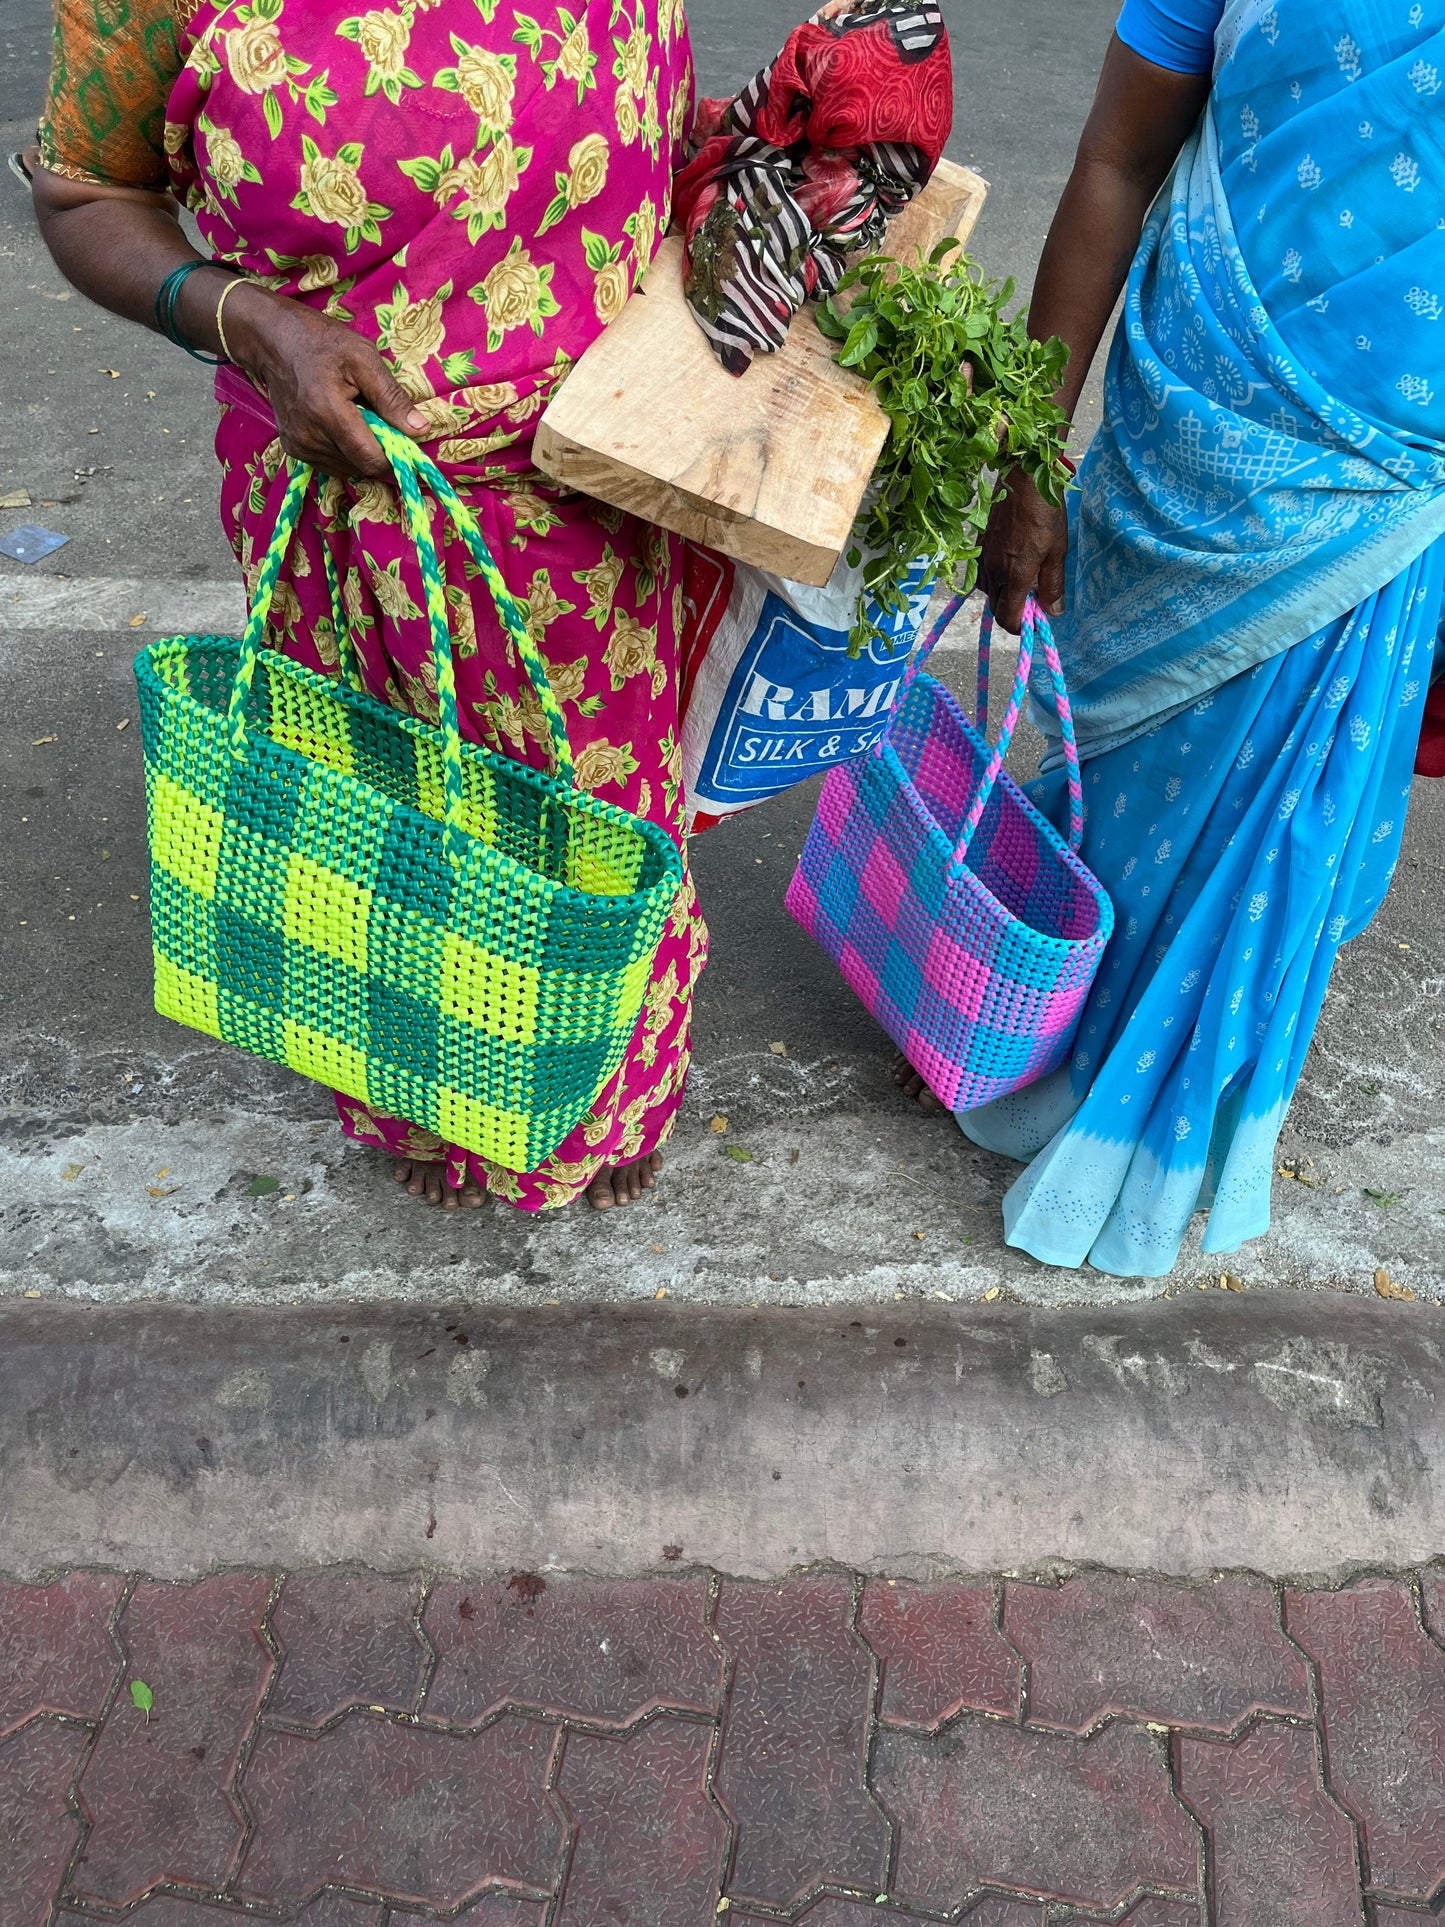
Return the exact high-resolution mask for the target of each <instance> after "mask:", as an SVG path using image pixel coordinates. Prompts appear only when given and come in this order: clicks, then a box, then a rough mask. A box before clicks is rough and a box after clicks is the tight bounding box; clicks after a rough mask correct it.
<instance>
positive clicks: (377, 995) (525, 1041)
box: [136, 413, 682, 1171]
mask: <svg viewBox="0 0 1445 1927" xmlns="http://www.w3.org/2000/svg"><path fill="white" fill-rule="evenodd" d="M367 420H368V422H369V423H370V425H371V427H372V429H373V430H374V431H375V433H376V434H377V436H378V438H379V440H380V441H381V444H382V446H383V448H384V449H385V450H386V453H387V455H388V457H389V458H390V460H391V463H392V466H393V469H394V471H395V474H396V480H397V483H398V485H399V487H400V491H401V497H402V502H403V504H404V507H405V512H406V516H407V521H408V525H409V527H410V530H411V533H412V536H413V538H414V540H415V542H416V546H417V551H418V556H419V560H420V563H421V572H422V580H423V582H424V584H425V588H426V605H427V614H428V616H429V619H430V623H431V633H432V644H433V650H434V655H435V662H436V684H437V697H438V706H439V713H440V727H439V728H434V727H432V726H431V725H429V724H427V723H423V722H419V721H417V720H416V719H415V718H413V717H410V716H405V715H402V714H401V713H399V712H398V711H397V710H394V709H391V708H389V707H388V706H387V705H386V704H385V703H382V702H378V701H376V700H375V698H373V697H371V696H370V695H367V694H366V693H365V691H364V689H363V686H362V683H361V678H360V673H359V671H358V669H357V666H356V660H355V654H354V651H353V650H352V648H351V645H350V642H349V639H348V637H347V630H346V618H345V613H344V610H343V608H342V605H341V599H340V596H339V594H338V593H337V584H336V580H335V571H334V568H333V565H332V563H331V559H330V555H329V552H327V554H326V568H327V575H328V579H329V581H330V586H331V597H332V608H333V612H334V619H335V622H336V628H337V636H338V642H339V646H340V649H341V655H342V663H343V669H344V675H345V678H346V679H345V680H341V679H336V678H328V677H326V676H322V675H318V674H315V673H314V672H313V671H311V670H309V669H306V668H304V667H302V666H301V665H300V664H298V663H295V662H291V661H289V660H288V659H287V658H286V657H284V656H282V655H279V654H277V653H276V652H274V651H272V650H268V649H264V648H262V646H261V638H262V634H263V627H264V624H265V620H266V612H267V610H268V608H269V607H270V603H271V596H272V592H273V590H274V588H275V585H276V579H277V576H278V573H279V571H280V568H281V564H282V561H283V559H284V557H285V554H286V551H287V547H288V545H289V542H290V538H291V535H292V533H293V531H294V529H295V527H296V523H297V521H298V519H299V516H300V513H301V507H302V502H303V498H304V496H305V493H306V490H307V489H308V487H310V486H311V483H312V475H311V471H310V470H309V469H307V468H305V467H304V466H298V467H296V468H295V469H294V471H293V473H292V476H291V480H290V485H289V487H288V488H287V491H286V496H285V501H284V503H283V506H282V509H281V513H280V517H279V520H278V522H277V526H276V533H275V538H274V540H273V541H272V544H271V547H270V550H269V552H268V553H267V555H266V558H265V562H264V564H263V567H262V569H261V573H260V577H259V580H258V582H257V586H256V591H255V597H254V601H253V603H252V606H251V612H250V620H249V622H248V623H247V626H246V633H245V636H244V637H243V638H241V639H240V640H237V639H235V638H226V637H217V636H181V637H177V638H174V639H171V640H169V641H160V642H156V643H153V644H152V645H151V647H150V648H148V649H147V650H145V651H144V652H143V654H142V655H141V656H140V658H139V660H138V662H137V665H136V674H137V680H138V682H139V685H140V704H141V728H142V738H143V744H144V750H145V773H146V800H147V810H148V816H149V827H150V856H151V925H152V935H153V939H154V945H155V969H156V1008H157V1009H158V1010H160V1011H161V1012H162V1013H163V1014H164V1015H165V1016H167V1017H174V1018H175V1019H176V1020H177V1021H178V1022H180V1023H182V1024H188V1025H190V1026H191V1027H192V1028H194V1029H196V1030H200V1031H205V1032H206V1033H207V1034H208V1035H209V1036H212V1037H219V1038H222V1039H224V1040H225V1041H226V1042H227V1043H231V1044H237V1045H239V1046H240V1047H241V1048H242V1049H243V1050H248V1051H253V1052H255V1053H256V1054H257V1055H258V1056H260V1057H265V1058H269V1059H270V1060H271V1061H272V1062H274V1063H278V1064H289V1065H290V1066H291V1068H292V1069H293V1070H297V1071H300V1072H302V1073H303V1074H304V1075H305V1076H307V1077H314V1078H319V1079H320V1080H321V1081H322V1082H324V1083H327V1084H330V1085H332V1086H334V1087H335V1088H336V1089H338V1090H341V1091H343V1092H345V1093H347V1094H348V1095H350V1096H352V1097H356V1098H360V1099H363V1100H364V1101H365V1102H367V1103H369V1104H374V1105H376V1106H377V1107H378V1108H379V1109H382V1110H385V1111H388V1112H390V1113H392V1114H393V1115H395V1116H398V1117H404V1118H406V1119H408V1120H409V1121H411V1122H414V1123H416V1124H421V1125H425V1126H426V1127H427V1128H428V1129H430V1130H433V1131H435V1132H437V1133H438V1135H440V1136H441V1137H443V1138H445V1139H447V1140H449V1141H450V1142H452V1143H454V1144H460V1145H462V1146H464V1147H465V1148H466V1149H467V1150H469V1151H476V1152H479V1153H480V1154H481V1155H482V1156H484V1157H487V1158H490V1159H492V1160H493V1161H494V1162H496V1163H497V1164H499V1165H502V1166H505V1167H506V1168H508V1169H510V1170H514V1171H527V1170H532V1169H535V1167H536V1166H537V1165H538V1164H539V1163H540V1162H541V1160H542V1159H543V1158H544V1157H546V1156H547V1154H548V1153H549V1152H551V1151H553V1150H555V1149H556V1147H557V1146H558V1144H560V1143H561V1141H562V1140H563V1138H564V1137H566V1135H567V1133H568V1132H569V1131H570V1130H571V1129H572V1128H573V1126H574V1125H576V1124H577V1123H578V1122H579V1121H580V1120H581V1119H582V1118H584V1117H585V1116H586V1115H587V1113H588V1111H589V1110H590V1108H591V1106H592V1103H593V1101H594V1099H595V1098H596V1096H597V1093H598V1092H599V1091H600V1090H601V1088H602V1086H603V1085H604V1084H605V1083H606V1082H607V1080H608V1078H609V1077H611V1075H612V1074H613V1072H614V1071H615V1070H616V1068H617V1066H618V1064H619V1063H620V1062H621V1061H622V1056H623V1053H624V1051H625V1050H626V1048H627V1045H628V1041H629V1039H630V1038H631V1036H632V1033H633V1031H634V1030H635V1028H636V1025H637V1019H638V1016H639V1013H640V1011H641V1007H642V1000H643V995H644V992H645V990H646V988H647V984H648V980H649V977H650V974H651V969H652V962H653V958H654V956H655V954H656V951H657V945H658V942H659V940H660V938H661V935H662V930H663V925H664V923H665V921H666V919H667V915H668V912H669V910H670V909H671V907H672V904H673V901H674V899H675V898H676V895H677V892H678V890H679V888H680V886H681V883H682V863H681V859H680V857H679V855H678V852H677V850H676V848H675V847H674V845H673V844H672V842H671V840H670V839H669V838H668V837H667V836H666V835H665V834H664V832H663V831H662V830H661V829H660V828H659V827H658V826H657V825H656V824H653V823H648V822H646V821H644V820H643V819H642V818H640V817H635V816H631V815H629V814H627V813H626V812H625V811H623V810H620V809H616V808H614V807H613V806H612V805H610V804H607V803H603V802H600V801H598V800H597V799H596V798H594V797H592V796H590V795H588V794H587V793H586V792H585V791H583V790H579V789H578V788H577V787H576V783H575V775H574V769H573V762H572V754H571V750H570V749H569V747H568V742H567V733H566V729H565V726H564V724H563V720H562V712H561V709H560V707H559V705H558V703H557V700H556V698H555V696H554V695H553V693H552V690H551V688H550V686H549V684H548V681H547V672H546V668H545V666H544V664H543V662H542V659H541V657H540V655H539V654H538V651H537V649H536V647H535V645H534V643H533V641H532V639H531V637H530V636H529V635H528V633H527V628H526V624H525V620H524V618H523V615H522V612H521V610H520V609H519V608H518V606H517V604H516V602H515V601H514V600H513V599H512V597H511V595H510V594H509V593H508V591H507V588H506V585H505V583H504V582H503V580H502V577H501V574H500V573H499V571H498V569H497V566H496V564H495V562H494V561H493V559H492V556H491V554H490V553H489V551H488V549H487V545H486V543H485V541H484V540H483V537H482V534H481V531H480V529H479V528H478V526H477V523H476V520H475V518H474V517H473V515H472V514H471V512H470V510H469V509H468V508H467V507H466V506H465V504H464V503H463V502H462V501H461V500H460V499H459V498H458V496H457V495H456V493H455V491H454V490H453V489H452V487H451V485H450V484H449V483H448V482H447V481H446V479H445V478H444V477H443V476H442V475H441V473H440V472H439V471H438V470H437V468H436V467H435V466H434V465H433V464H432V463H431V462H430V461H429V460H427V458H426V457H425V456H424V455H423V454H422V453H421V451H420V450H419V449H418V448H417V447H416V446H415V444H413V443H412V442H410V441H409V440H408V439H407V438H406V437H405V436H403V435H399V434H397V433H396V431H395V430H393V429H391V428H389V427H388V426H387V424H386V423H385V422H382V421H380V420H379V419H378V418H377V417H375V416H373V415H371V414H369V413H368V415H367ZM422 483H425V485H426V486H427V488H428V489H429V490H430V491H431V493H432V494H433V495H434V496H435V497H436V499H437V501H438V502H439V503H440V504H441V506H442V507H443V509H444V510H445V511H446V513H447V514H448V515H449V517H450V518H451V521H452V522H453V524H454V525H455V527H456V529H457V530H458V532H459V533H460V535H461V537H462V539H463V540H464V542H465V543H466V546H467V548H468V550H469V551H470V553H471V557H472V560H473V562H474V563H475V564H476V567H477V569H478V570H479V571H480V573H481V576H482V577H483V579H484V580H485V581H486V584H487V586H488V588H489V589H490V590H491V593H492V597H493V600H494V601H495V603H496V606H497V613H498V616H499V617H500V619H501V621H502V624H503V626H504V627H505V629H506V631H507V634H508V635H509V637H510V638H511V640H512V642H513V643H514V644H515V646H516V650H517V654H518V656H519V658H520V659H521V661H522V663H523V664H524V665H525V667H526V671H527V674H528V676H529V677H530V679H531V682H532V686H533V688H534V690H535V692H536V695H537V699H538V701H539V703H540V704H541V706H542V710H543V713H544V714H545V716H546V719H547V725H548V728H549V729H550V731H551V738H552V747H553V751H554V755H555V762H556V774H555V776H547V775H543V774H540V773H539V772H537V771H535V770H532V769H528V768H527V767H525V766H524V765H523V764H521V763H516V762H512V761H510V760H509V759H507V758H506V757H504V756H500V755H497V754H495V753H493V752H492V751H491V750H488V749H482V748H477V747H475V746H473V745H472V744H470V743H463V742H462V740H461V737H460V734H459V732H458V728H457V701H456V686H455V682H454V679H453V674H452V657H451V647H450V641H449V637H448V632H447V615H446V602H445V599H444V595H443V586H442V575H441V571H440V568H439V566H438V562H437V555H436V548H435V545H434V543H433V540H432V534H431V528H430V523H429V519H428V515H427V510H426V506H425V503H424V502H423V499H422V494H421V484H422Z"/></svg>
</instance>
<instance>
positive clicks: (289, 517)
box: [226, 462, 366, 757]
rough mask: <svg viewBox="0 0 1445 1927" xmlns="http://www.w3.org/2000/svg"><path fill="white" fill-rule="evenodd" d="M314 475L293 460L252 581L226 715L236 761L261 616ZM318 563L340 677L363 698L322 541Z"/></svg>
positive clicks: (268, 606)
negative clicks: (328, 601)
mask: <svg viewBox="0 0 1445 1927" xmlns="http://www.w3.org/2000/svg"><path fill="white" fill-rule="evenodd" d="M313 474H314V470H313V469H311V468H310V467H309V466H308V465H307V464H306V463H305V462H297V463H295V464H294V465H293V466H292V469H291V478H290V480H289V481H288V482H287V484H286V493H285V495H284V496H283V497H282V499H281V507H280V511H279V512H278V514H277V516H276V527H275V529H274V531H273V532H272V536H271V545H270V547H269V548H268V549H267V551H266V554H265V556H264V557H263V559H262V562H261V572H260V574H259V575H258V576H257V578H256V587H255V590H254V592H253V594H252V597H251V610H250V614H249V615H248V616H247V618H246V631H245V634H244V635H243V636H242V638H241V658H240V662H239V663H238V665H237V668H236V680H235V682H234V683H233V684H232V685H231V701H230V705H229V707H228V709H227V711H226V728H227V733H228V736H229V740H230V747H231V754H232V755H233V756H237V757H240V756H244V755H245V753H246V697H247V695H248V694H249V693H250V689H251V684H252V683H253V681H254V680H255V676H256V658H257V656H258V655H259V654H260V652H261V649H262V647H263V638H264V636H265V633H266V618H267V616H269V615H270V613H271V602H272V599H273V597H274V596H275V593H276V582H277V579H278V577H279V576H280V574H281V565H282V563H283V562H284V561H285V560H286V557H287V554H288V553H289V551H290V548H291V541H292V537H293V536H294V535H295V533H296V529H297V525H298V524H299V522H300V520H301V510H302V508H303V507H304V506H305V501H306V491H307V489H308V488H309V487H310V485H311V480H312V476H313ZM321 564H322V567H323V568H324V570H325V571H326V587H327V590H328V591H329V593H330V596H331V621H332V626H333V628H334V629H335V632H336V648H337V653H338V655H339V657H340V661H341V669H342V673H343V674H344V675H345V677H346V680H347V682H349V683H350V685H351V687H352V688H353V689H354V690H355V691H356V693H357V694H358V695H359V696H364V695H365V694H366V683H365V681H364V680H363V678H362V674H361V665H360V663H359V662H358V661H357V658H356V646H355V644H354V642H353V641H352V635H351V624H350V622H349V621H348V620H347V616H346V608H345V605H344V603H343V602H342V600H341V585H340V584H339V583H338V582H337V580H336V564H335V562H334V561H333V560H332V558H331V548H330V545H329V544H328V543H327V541H326V540H325V538H324V537H323V538H322V543H321Z"/></svg>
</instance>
